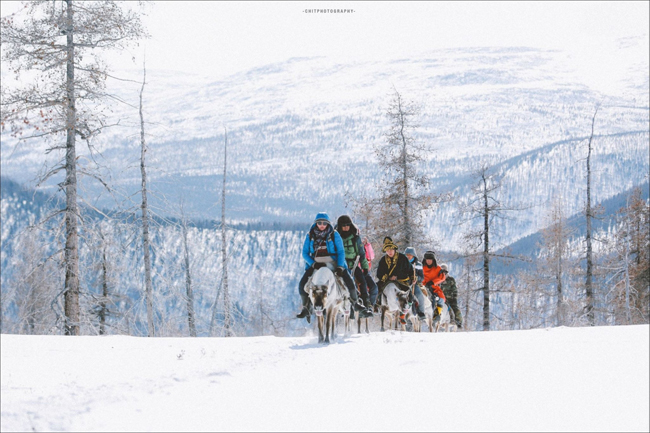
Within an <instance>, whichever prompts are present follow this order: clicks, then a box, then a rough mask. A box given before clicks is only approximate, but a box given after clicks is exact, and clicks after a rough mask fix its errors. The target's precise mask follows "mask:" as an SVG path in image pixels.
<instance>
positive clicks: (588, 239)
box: [584, 106, 600, 326]
mask: <svg viewBox="0 0 650 433" xmlns="http://www.w3.org/2000/svg"><path fill="white" fill-rule="evenodd" d="M599 108H600V106H597V107H596V110H595V111H594V115H593V117H592V119H591V135H590V136H589V140H588V142H587V201H586V204H585V218H586V224H587V227H586V233H585V244H586V254H585V258H586V260H587V270H586V275H585V307H584V314H585V315H586V317H587V322H588V324H589V325H591V326H594V325H595V324H596V323H595V316H594V288H593V276H594V257H593V256H594V253H593V246H592V237H593V234H592V220H593V218H594V216H595V213H594V209H593V207H592V206H591V152H592V150H593V141H594V125H595V124H596V115H597V114H598V109H599Z"/></svg>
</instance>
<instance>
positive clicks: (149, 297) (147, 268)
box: [139, 66, 156, 337]
mask: <svg viewBox="0 0 650 433" xmlns="http://www.w3.org/2000/svg"><path fill="white" fill-rule="evenodd" d="M142 69H143V76H142V87H141V88H140V110H139V112H140V145H141V147H140V174H141V175H142V189H141V193H142V204H141V205H140V208H141V209H142V246H143V251H144V285H145V297H146V303H147V330H148V333H149V337H154V336H155V335H156V330H155V328H154V321H153V284H152V280H151V256H150V254H151V253H150V251H151V245H150V242H149V207H148V205H147V170H146V164H145V156H146V152H147V143H146V140H145V134H144V115H143V114H142V94H143V93H144V86H145V84H146V79H147V69H146V68H145V67H144V66H143V68H142Z"/></svg>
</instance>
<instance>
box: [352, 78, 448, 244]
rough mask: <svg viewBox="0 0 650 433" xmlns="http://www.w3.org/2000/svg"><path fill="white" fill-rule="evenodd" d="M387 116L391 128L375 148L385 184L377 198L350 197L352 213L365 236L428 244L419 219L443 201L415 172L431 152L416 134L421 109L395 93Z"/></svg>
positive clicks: (399, 242)
mask: <svg viewBox="0 0 650 433" xmlns="http://www.w3.org/2000/svg"><path fill="white" fill-rule="evenodd" d="M386 115H387V116H388V119H389V120H390V128H389V130H388V131H387V132H386V133H385V138H386V140H385V143H383V144H380V145H377V146H375V154H376V155H377V158H378V161H379V166H380V167H381V168H382V170H383V171H384V180H383V181H382V182H381V183H380V184H379V187H378V194H377V196H376V197H349V201H350V202H351V203H352V208H353V211H354V213H355V214H356V215H360V216H361V217H362V219H364V220H365V225H366V228H369V229H370V230H369V231H368V233H367V234H368V235H370V236H379V237H382V238H383V236H384V235H390V236H391V237H392V238H393V241H395V242H396V243H397V244H404V245H413V244H414V242H416V241H417V242H418V243H419V244H427V243H430V242H431V240H429V239H428V236H427V234H426V233H425V227H424V223H423V221H422V216H423V213H424V211H426V210H428V209H429V208H430V207H431V206H432V204H434V203H437V202H439V201H441V200H442V199H443V196H441V195H437V194H433V193H431V192H430V190H429V179H428V177H427V176H426V175H425V174H422V173H420V172H419V171H418V164H419V163H420V162H422V161H424V156H425V154H426V153H427V152H429V151H430V149H429V147H428V146H427V145H425V144H422V143H419V142H418V141H417V140H416V138H415V132H416V130H417V128H418V127H419V125H418V123H417V119H418V117H419V115H420V108H419V107H418V106H417V105H416V104H414V103H413V102H409V101H406V100H405V99H404V98H403V97H402V95H401V94H400V93H399V92H398V91H397V90H396V89H394V92H393V95H392V99H391V101H390V103H389V106H388V110H387V111H386Z"/></svg>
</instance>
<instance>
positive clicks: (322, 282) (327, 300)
mask: <svg viewBox="0 0 650 433" xmlns="http://www.w3.org/2000/svg"><path fill="white" fill-rule="evenodd" d="M344 287H345V286H341V283H338V282H337V278H336V277H335V275H334V273H333V272H332V270H331V269H330V268H329V267H328V266H324V267H321V268H319V269H318V270H316V271H315V272H314V275H312V277H311V280H309V281H308V283H307V285H306V286H305V291H306V292H307V293H308V294H309V298H310V299H311V303H312V305H313V307H314V312H315V313H316V317H317V319H318V342H319V343H329V342H330V331H331V333H332V339H334V338H335V335H336V334H335V325H336V314H337V313H338V312H339V310H340V309H341V306H342V305H343V302H344V298H345V297H347V290H346V289H344ZM323 327H325V330H323Z"/></svg>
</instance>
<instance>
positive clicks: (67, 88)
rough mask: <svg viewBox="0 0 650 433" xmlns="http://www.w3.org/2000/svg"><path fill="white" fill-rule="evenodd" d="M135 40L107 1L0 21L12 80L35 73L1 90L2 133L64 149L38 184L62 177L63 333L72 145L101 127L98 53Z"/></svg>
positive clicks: (72, 228)
mask: <svg viewBox="0 0 650 433" xmlns="http://www.w3.org/2000/svg"><path fill="white" fill-rule="evenodd" d="M142 36H144V30H143V28H142V26H141V22H140V17H139V15H138V14H136V13H134V12H132V11H125V10H123V9H122V8H120V7H119V6H118V4H117V3H116V2H114V1H84V2H81V1H79V2H76V1H74V2H73V0H64V1H61V2H55V1H47V0H38V1H32V2H26V3H25V8H24V10H23V12H21V13H18V14H16V15H13V16H9V17H5V18H2V22H1V40H2V48H3V50H2V55H3V61H7V62H8V64H10V65H11V68H12V70H13V72H14V73H15V74H16V76H17V77H18V78H19V77H21V75H25V76H26V77H27V76H28V75H27V74H24V72H27V71H31V72H34V75H33V76H29V78H30V79H29V80H28V81H25V84H23V85H19V84H16V86H15V87H14V88H12V89H11V90H8V89H6V88H5V86H4V85H3V86H2V103H1V104H2V115H1V116H2V117H1V123H2V128H3V130H4V128H5V126H7V125H11V129H12V132H13V133H14V134H15V135H16V136H20V138H21V139H29V138H43V137H49V138H50V139H51V145H50V147H49V149H48V152H50V151H53V150H64V151H65V158H64V160H63V162H62V163H61V164H59V165H57V166H56V167H54V168H53V169H51V170H50V171H49V172H48V173H47V174H46V175H45V176H44V177H43V179H42V180H43V181H45V180H46V179H47V178H49V177H51V176H54V175H56V174H58V173H60V172H62V171H63V172H65V179H64V181H63V182H62V183H61V184H60V185H61V188H62V189H63V190H64V192H65V196H66V205H65V209H64V215H65V225H66V232H65V237H66V241H65V286H64V302H65V306H64V311H65V324H64V330H65V334H66V335H78V334H79V332H80V327H79V320H80V309H79V239H78V218H79V212H78V205H77V176H78V174H79V173H78V170H77V164H78V158H77V147H76V142H77V140H76V139H77V137H79V138H80V139H82V140H86V141H87V143H88V145H89V146H90V140H91V139H92V138H93V137H94V136H95V135H97V134H98V133H99V132H100V131H101V130H102V129H103V128H104V127H105V126H106V123H105V121H104V118H103V116H102V114H101V113H102V110H101V107H100V105H99V104H100V103H101V102H102V101H103V100H105V99H106V98H107V97H108V95H107V94H106V92H105V80H106V78H107V77H108V76H109V75H108V72H107V71H108V70H107V68H106V66H105V65H104V64H103V63H102V61H101V59H100V58H99V57H98V56H97V53H98V52H100V51H101V50H104V49H110V48H122V47H124V46H126V45H127V44H128V43H129V42H132V41H134V40H136V39H138V38H140V37H142ZM28 128H30V129H29V131H30V132H29V133H28V134H27V135H26V136H25V135H24V131H25V130H26V129H28ZM61 135H63V136H65V142H62V140H61V139H60V138H59V137H60V136H61Z"/></svg>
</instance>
